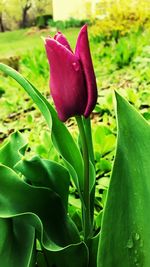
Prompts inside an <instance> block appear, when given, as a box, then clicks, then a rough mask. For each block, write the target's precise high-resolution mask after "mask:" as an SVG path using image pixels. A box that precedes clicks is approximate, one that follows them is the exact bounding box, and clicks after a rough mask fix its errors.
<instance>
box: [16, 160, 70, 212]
mask: <svg viewBox="0 0 150 267" xmlns="http://www.w3.org/2000/svg"><path fill="white" fill-rule="evenodd" d="M15 169H17V170H18V171H20V172H21V173H22V174H23V175H24V176H25V178H26V180H28V181H29V183H31V184H32V185H35V186H40V187H47V188H49V189H51V190H53V191H54V192H55V193H57V194H58V195H59V196H60V198H61V200H62V201H63V204H64V206H65V208H66V210H67V206H68V194H69V183H70V178H69V173H68V171H67V169H66V168H64V167H63V166H61V165H60V164H58V163H56V162H53V161H49V160H44V159H41V158H40V157H39V156H34V157H33V158H32V159H31V160H26V159H23V160H21V161H19V162H18V163H17V165H16V166H15Z"/></svg>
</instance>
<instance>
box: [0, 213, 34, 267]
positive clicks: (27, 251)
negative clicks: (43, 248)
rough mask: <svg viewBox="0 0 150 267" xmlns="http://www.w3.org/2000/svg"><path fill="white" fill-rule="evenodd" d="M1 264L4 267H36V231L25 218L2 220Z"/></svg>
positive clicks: (0, 224)
mask: <svg viewBox="0 0 150 267" xmlns="http://www.w3.org/2000/svg"><path fill="white" fill-rule="evenodd" d="M22 241H23V242H22ZM0 262H1V263H2V266H3V267H20V263H21V267H27V266H29V267H35V229H34V228H33V227H32V226H31V225H28V224H27V223H25V222H24V220H23V217H22V218H21V217H20V216H19V217H15V218H13V219H0Z"/></svg>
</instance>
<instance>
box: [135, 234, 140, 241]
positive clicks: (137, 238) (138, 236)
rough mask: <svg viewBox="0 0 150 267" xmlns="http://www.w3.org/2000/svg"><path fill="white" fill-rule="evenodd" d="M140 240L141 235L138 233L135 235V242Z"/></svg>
mask: <svg viewBox="0 0 150 267" xmlns="http://www.w3.org/2000/svg"><path fill="white" fill-rule="evenodd" d="M139 239H140V235H139V234H138V233H136V234H135V240H137V241H138V240H139Z"/></svg>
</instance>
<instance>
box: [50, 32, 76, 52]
mask: <svg viewBox="0 0 150 267" xmlns="http://www.w3.org/2000/svg"><path fill="white" fill-rule="evenodd" d="M54 39H55V40H56V41H57V42H59V43H60V44H62V45H63V46H65V47H66V48H67V49H69V50H70V51H71V52H72V53H73V51H72V49H71V47H70V44H69V43H68V41H67V39H66V37H65V36H64V35H63V34H62V33H61V32H57V33H56V34H55V36H54Z"/></svg>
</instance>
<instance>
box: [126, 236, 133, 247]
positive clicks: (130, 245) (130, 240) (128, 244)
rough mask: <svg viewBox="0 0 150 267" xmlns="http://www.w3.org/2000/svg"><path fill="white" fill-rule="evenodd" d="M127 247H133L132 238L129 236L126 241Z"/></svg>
mask: <svg viewBox="0 0 150 267" xmlns="http://www.w3.org/2000/svg"><path fill="white" fill-rule="evenodd" d="M127 248H133V239H132V238H130V239H129V240H128V242H127Z"/></svg>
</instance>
